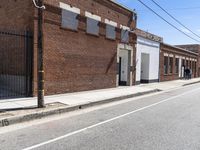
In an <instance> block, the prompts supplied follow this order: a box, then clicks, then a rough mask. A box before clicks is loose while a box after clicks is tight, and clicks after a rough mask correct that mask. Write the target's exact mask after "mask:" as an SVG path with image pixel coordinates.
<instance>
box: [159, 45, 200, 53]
mask: <svg viewBox="0 0 200 150" xmlns="http://www.w3.org/2000/svg"><path fill="white" fill-rule="evenodd" d="M162 44H163V45H166V46H170V47H173V48H176V49H179V50H182V51H184V52H188V53H191V54H194V55H197V56H198V53H195V52H192V51H189V50H187V49H184V48H180V47H177V46H174V45H170V44H167V43H162Z"/></svg>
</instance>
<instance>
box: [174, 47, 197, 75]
mask: <svg viewBox="0 0 200 150" xmlns="http://www.w3.org/2000/svg"><path fill="white" fill-rule="evenodd" d="M177 47H181V48H184V49H187V50H188V51H192V52H195V53H198V54H199V58H198V76H199V77H200V45H198V44H188V45H177Z"/></svg>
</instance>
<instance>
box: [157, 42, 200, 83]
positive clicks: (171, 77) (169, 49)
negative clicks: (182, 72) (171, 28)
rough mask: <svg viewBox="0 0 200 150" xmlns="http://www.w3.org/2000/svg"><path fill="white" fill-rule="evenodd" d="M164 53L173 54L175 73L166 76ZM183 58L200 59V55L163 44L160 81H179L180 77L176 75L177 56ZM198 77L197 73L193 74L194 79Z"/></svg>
mask: <svg viewBox="0 0 200 150" xmlns="http://www.w3.org/2000/svg"><path fill="white" fill-rule="evenodd" d="M164 53H168V54H173V55H174V57H173V73H172V74H168V75H165V74H164ZM176 55H178V56H182V57H188V58H194V59H198V54H193V53H190V52H186V51H183V50H181V49H179V48H175V47H172V46H169V45H165V44H161V53H160V81H170V80H176V79H179V75H178V74H176V73H175V56H176ZM195 76H197V70H196V72H193V77H195Z"/></svg>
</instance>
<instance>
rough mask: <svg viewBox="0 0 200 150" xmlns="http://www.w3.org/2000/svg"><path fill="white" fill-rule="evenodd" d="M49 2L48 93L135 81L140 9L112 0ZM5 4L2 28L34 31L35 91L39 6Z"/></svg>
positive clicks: (22, 1)
mask: <svg viewBox="0 0 200 150" xmlns="http://www.w3.org/2000/svg"><path fill="white" fill-rule="evenodd" d="M44 4H45V6H46V10H45V11H44V24H43V31H44V37H43V41H44V71H45V77H44V78H45V94H46V95H51V94H59V93H66V92H74V91H83V90H94V89H101V88H111V87H116V86H118V85H133V84H134V83H135V74H134V71H135V70H134V67H133V66H134V63H135V42H136V36H135V34H133V33H132V32H131V30H132V29H134V28H135V26H136V14H135V12H133V11H132V10H129V9H128V8H126V7H124V6H121V5H119V4H118V3H116V2H114V1H111V0H87V1H86V0H60V1H58V0H51V1H49V0H44ZM1 5H2V6H1V7H0V13H1V14H2V15H1V16H0V17H1V18H0V19H1V21H0V25H1V26H2V27H5V28H6V29H13V28H14V29H15V30H20V31H21V30H29V31H30V32H31V33H32V37H33V45H32V49H33V57H32V59H33V61H32V62H33V63H32V64H33V65H32V72H31V76H32V78H31V79H30V80H31V85H29V86H31V88H32V89H33V90H32V94H33V95H35V94H36V91H37V9H36V8H35V7H34V5H33V3H32V1H27V0H20V1H19V0H3V1H2V3H1ZM3 31H5V29H3ZM10 32H11V31H10V30H9V34H10ZM8 43H9V41H8ZM24 45H25V44H24ZM7 48H8V47H7ZM24 49H26V47H24ZM29 50H31V49H29ZM12 55H14V54H12ZM7 56H9V54H7ZM18 59H19V57H18ZM32 59H30V60H29V61H31V60H32ZM16 61H17V60H16ZM13 63H14V62H13ZM15 69H16V68H15ZM3 73H5V72H3ZM3 73H2V74H3ZM7 76H9V77H10V76H11V75H10V74H7ZM7 76H6V77H7ZM16 76H18V74H17V73H16V74H15V75H14V77H13V76H12V78H14V79H13V80H15V79H16ZM29 76H30V74H29ZM2 80H4V81H2V82H5V80H7V79H2ZM9 80H10V78H9ZM0 81H1V80H0ZM9 82H10V81H9ZM5 84H8V81H6V82H5ZM16 84H17V83H16ZM24 86H27V84H26V85H24ZM14 92H16V91H14Z"/></svg>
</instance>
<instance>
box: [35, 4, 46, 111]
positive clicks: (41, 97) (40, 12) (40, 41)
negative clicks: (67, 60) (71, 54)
mask: <svg viewBox="0 0 200 150" xmlns="http://www.w3.org/2000/svg"><path fill="white" fill-rule="evenodd" d="M34 2H35V1H34ZM35 5H36V3H35ZM37 8H38V94H37V96H38V108H44V107H45V104H44V66H43V11H44V9H45V7H44V6H43V0H38V6H37Z"/></svg>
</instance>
